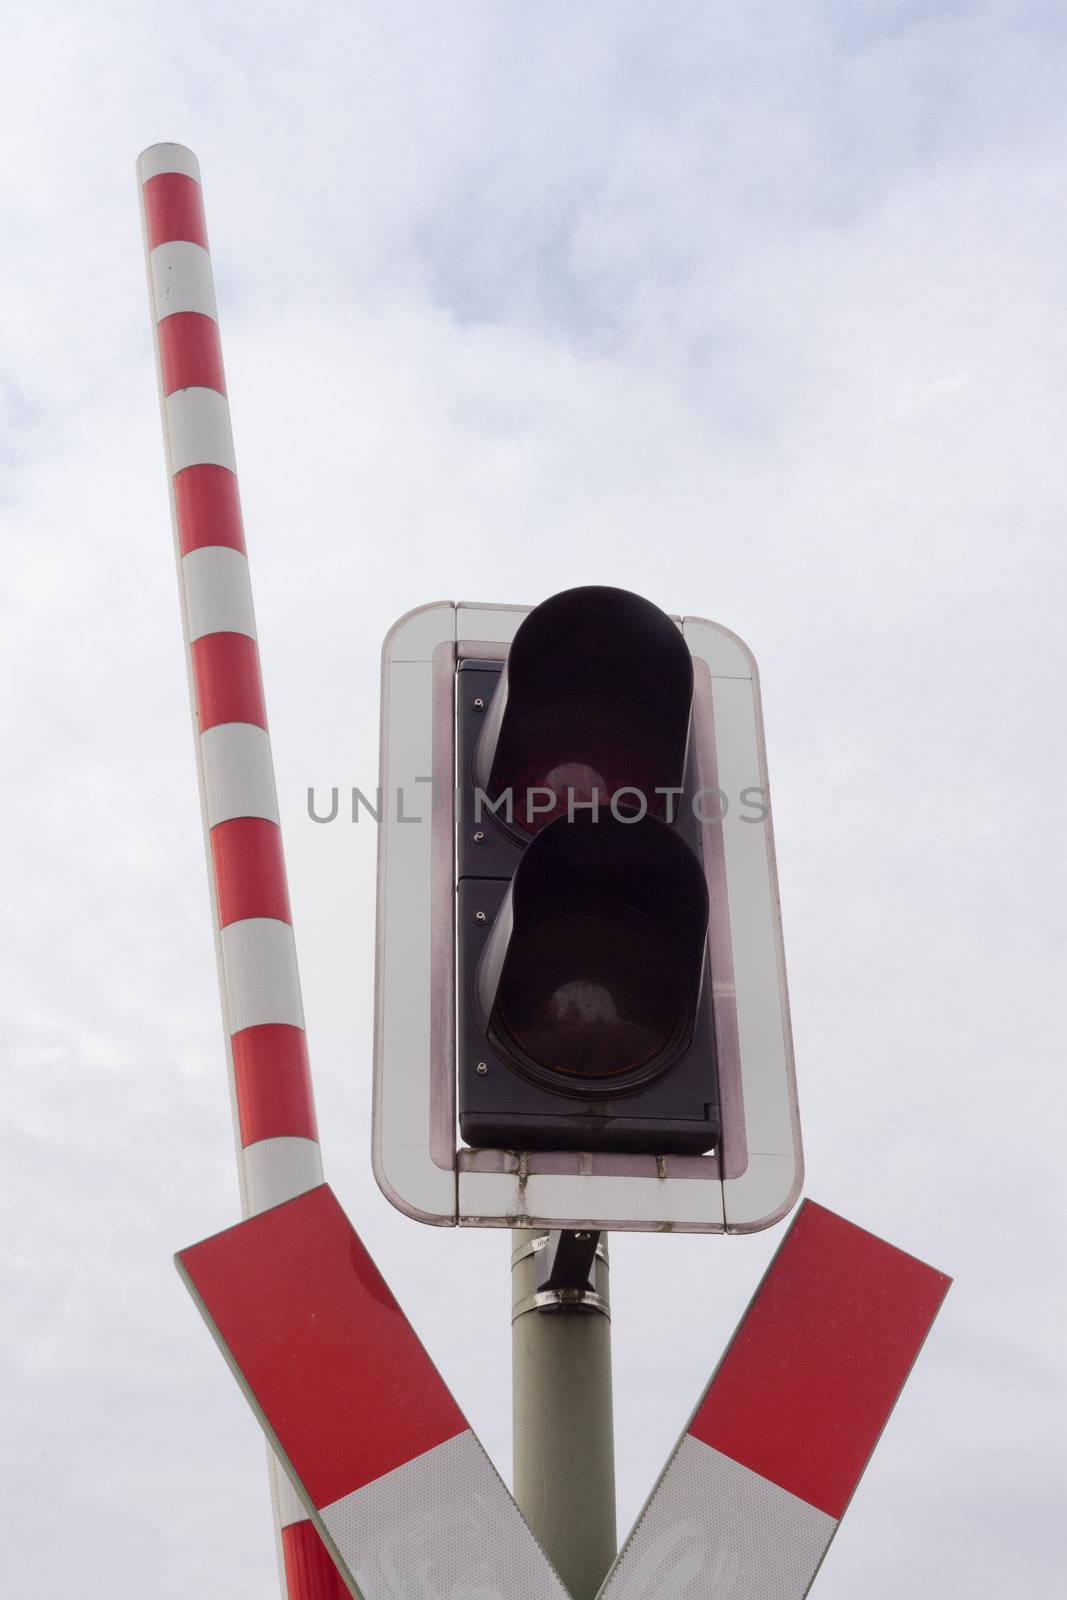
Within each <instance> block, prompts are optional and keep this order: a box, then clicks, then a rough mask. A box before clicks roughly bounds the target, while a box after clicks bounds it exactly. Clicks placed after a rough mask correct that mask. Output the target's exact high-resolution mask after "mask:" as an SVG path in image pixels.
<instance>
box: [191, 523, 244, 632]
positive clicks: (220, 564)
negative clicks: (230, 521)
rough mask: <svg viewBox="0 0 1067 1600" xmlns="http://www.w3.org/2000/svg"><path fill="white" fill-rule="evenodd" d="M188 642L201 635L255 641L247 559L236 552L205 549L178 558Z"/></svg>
mask: <svg viewBox="0 0 1067 1600" xmlns="http://www.w3.org/2000/svg"><path fill="white" fill-rule="evenodd" d="M182 578H183V580H184V583H185V601H186V607H187V612H188V619H189V642H190V644H191V643H192V642H193V640H194V639H199V638H200V637H201V636H202V635H203V634H205V633H246V634H247V635H248V637H249V638H250V639H254V638H255V637H256V619H255V616H254V615H253V612H252V585H251V583H250V582H249V580H248V559H247V557H246V556H244V555H243V554H242V553H241V551H240V550H230V549H227V548H226V546H224V545H207V546H205V547H204V548H203V549H200V550H190V552H189V554H188V555H187V556H183V557H182Z"/></svg>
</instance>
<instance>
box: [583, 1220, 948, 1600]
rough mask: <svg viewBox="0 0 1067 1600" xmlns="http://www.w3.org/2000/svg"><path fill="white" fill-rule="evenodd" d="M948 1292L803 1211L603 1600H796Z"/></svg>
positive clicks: (900, 1259) (889, 1251)
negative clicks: (664, 1599)
mask: <svg viewBox="0 0 1067 1600" xmlns="http://www.w3.org/2000/svg"><path fill="white" fill-rule="evenodd" d="M950 1282H951V1280H950V1279H949V1278H947V1277H945V1275H944V1273H942V1272H937V1271H935V1270H934V1268H933V1267H928V1266H926V1265H925V1264H924V1263H923V1262H921V1261H917V1260H916V1259H915V1257H914V1256H908V1255H905V1254H904V1252H903V1251H901V1250H897V1249H895V1248H894V1247H893V1246H892V1245H890V1244H886V1243H885V1241H884V1240H882V1239H877V1238H875V1237H874V1235H873V1234H870V1233H865V1232H864V1231H863V1229H862V1228H857V1227H854V1226H853V1224H852V1223H850V1222H846V1221H845V1220H844V1218H843V1217H839V1216H836V1215H835V1214H834V1212H832V1211H827V1210H825V1209H824V1208H823V1207H822V1206H818V1205H815V1204H813V1203H812V1202H811V1201H810V1200H808V1201H805V1202H804V1204H803V1205H802V1206H801V1208H800V1210H799V1211H798V1213H797V1216H796V1219H795V1221H794V1223H793V1225H792V1227H791V1228H790V1230H789V1232H788V1233H787V1234H786V1236H785V1239H784V1240H783V1242H782V1245H781V1247H780V1248H779V1250H778V1253H777V1255H776V1256H775V1258H774V1260H773V1261H772V1262H771V1265H770V1267H769V1269H768V1271H767V1273H766V1276H765V1277H764V1279H763V1282H762V1283H761V1284H760V1286H759V1288H758V1290H757V1291H756V1294H755V1297H754V1298H753V1300H752V1303H751V1304H750V1306H749V1308H748V1310H747V1312H746V1313H745V1316H744V1318H743V1320H742V1322H741V1324H740V1326H739V1328H738V1330H737V1332H736V1333H735V1334H734V1337H733V1339H732V1341H731V1343H730V1345H729V1346H728V1348H727V1351H726V1354H725V1355H724V1357H723V1359H722V1361H721V1362H720V1364H719V1367H718V1370H717V1371H716V1373H715V1375H714V1377H713V1378H712V1380H711V1382H710V1383H709V1384H708V1387H707V1389H706V1390H705V1391H704V1394H703V1396H702V1398H701V1401H700V1404H699V1405H698V1406H697V1409H696V1411H695V1412H694V1414H693V1417H692V1419H691V1420H690V1423H689V1426H688V1428H687V1430H686V1432H685V1433H684V1434H683V1435H682V1438H681V1440H680V1441H679V1444H678V1446H677V1449H676V1450H675V1453H674V1455H673V1456H672V1457H671V1459H670V1461H669V1462H668V1463H667V1466H666V1468H665V1469H664V1472H663V1474H662V1476H661V1478H660V1480H659V1482H658V1484H657V1485H656V1487H655V1489H654V1490H653V1492H652V1494H651V1495H650V1497H649V1499H648V1501H647V1503H646V1505H645V1508H644V1510H643V1511H642V1513H641V1515H640V1517H639V1518H638V1520H637V1523H636V1524H635V1526H634V1530H633V1532H632V1533H631V1535H630V1537H629V1539H628V1540H627V1542H626V1544H625V1545H624V1546H623V1549H622V1551H621V1553H620V1555H619V1558H618V1560H617V1562H616V1563H615V1566H614V1567H613V1569H612V1571H611V1573H610V1574H609V1575H608V1578H607V1580H606V1582H605V1584H604V1587H603V1588H602V1590H601V1597H602V1600H658V1597H663V1596H670V1600H698V1597H699V1600H734V1597H735V1596H740V1595H745V1596H749V1595H751V1596H752V1597H753V1600H771V1597H772V1596H773V1600H802V1596H804V1595H806V1594H807V1592H808V1590H809V1589H810V1587H811V1585H812V1583H813V1581H814V1579H815V1574H816V1572H817V1571H818V1569H819V1566H820V1564H821V1562H822V1560H823V1557H824V1556H825V1554H826V1551H827V1549H828V1547H829V1544H830V1541H831V1539H832V1538H833V1536H834V1534H835V1533H836V1532H837V1528H838V1524H839V1523H840V1521H841V1518H842V1516H843V1515H844V1512H845V1508H846V1506H847V1505H848V1503H849V1501H850V1500H851V1498H852V1494H853V1492H854V1490H855V1488H856V1485H857V1483H858V1482H859V1480H860V1476H861V1475H862V1473H863V1470H864V1468H865V1467H866V1465H867V1462H868V1461H869V1460H870V1457H871V1454H872V1452H873V1451H874V1447H875V1445H876V1444H877V1442H878V1437H879V1435H880V1434H881V1432H882V1429H883V1428H884V1426H885V1424H886V1421H887V1420H888V1417H889V1413H890V1412H891V1411H892V1409H893V1406H894V1405H895V1403H896V1400H897V1397H898V1396H899V1394H900V1391H901V1389H902V1388H903V1386H904V1382H905V1380H906V1378H907V1376H908V1373H909V1372H910V1370H911V1367H912V1364H913V1362H914V1361H915V1358H916V1356H917V1355H918V1353H919V1350H920V1348H921V1347H922V1343H923V1340H924V1339H925V1338H926V1335H927V1333H928V1332H929V1329H930V1326H931V1324H932V1322H933V1320H934V1317H935V1316H936V1315H937V1312H938V1310H939V1308H940V1306H941V1302H942V1300H943V1299H944V1297H945V1294H946V1292H947V1290H948V1286H949V1283H950Z"/></svg>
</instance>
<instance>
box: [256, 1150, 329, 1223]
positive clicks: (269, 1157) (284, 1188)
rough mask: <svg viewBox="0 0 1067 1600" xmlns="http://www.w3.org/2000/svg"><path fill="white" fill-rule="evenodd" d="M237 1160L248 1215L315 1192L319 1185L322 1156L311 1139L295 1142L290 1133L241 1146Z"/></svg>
mask: <svg viewBox="0 0 1067 1600" xmlns="http://www.w3.org/2000/svg"><path fill="white" fill-rule="evenodd" d="M241 1159H242V1160H243V1162H244V1169H245V1197H246V1200H247V1202H248V1214H249V1216H253V1217H254V1216H256V1215H257V1214H258V1213H259V1212H260V1211H269V1210H270V1208H271V1207H272V1206H280V1205H281V1204H282V1202H283V1200H293V1199H295V1198H296V1196H297V1195H298V1194H304V1193H305V1192H306V1191H307V1190H308V1189H317V1188H318V1186H319V1184H320V1183H321V1182H322V1154H321V1152H320V1150H319V1146H318V1143H317V1142H316V1140H314V1139H297V1138H294V1137H293V1136H292V1135H291V1134H290V1135H285V1136H284V1137H282V1138H280V1139H259V1140H257V1141H256V1143H255V1144H248V1145H245V1147H244V1150H243V1151H242V1152H241Z"/></svg>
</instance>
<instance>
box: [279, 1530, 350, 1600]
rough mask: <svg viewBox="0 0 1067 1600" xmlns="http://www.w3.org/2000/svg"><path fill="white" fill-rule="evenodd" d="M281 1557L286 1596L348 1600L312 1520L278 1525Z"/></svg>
mask: <svg viewBox="0 0 1067 1600" xmlns="http://www.w3.org/2000/svg"><path fill="white" fill-rule="evenodd" d="M282 1560H283V1562H284V1564H285V1587H286V1589H287V1590H288V1592H289V1600H351V1590H350V1589H349V1587H348V1585H347V1584H346V1583H345V1582H344V1580H343V1578H342V1577H341V1574H340V1573H339V1572H338V1570H337V1568H336V1567H335V1566H334V1564H333V1562H332V1561H331V1560H330V1556H329V1552H328V1551H327V1549H326V1546H325V1545H324V1544H323V1542H322V1540H321V1539H320V1538H319V1536H318V1534H317V1533H316V1532H315V1528H314V1526H313V1524H312V1523H310V1522H307V1521H304V1522H291V1523H290V1524H289V1525H288V1527H286V1528H283V1529H282Z"/></svg>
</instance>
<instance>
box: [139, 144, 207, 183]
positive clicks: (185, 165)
mask: <svg viewBox="0 0 1067 1600" xmlns="http://www.w3.org/2000/svg"><path fill="white" fill-rule="evenodd" d="M162 172H182V173H184V174H185V176H186V177H187V178H195V179H196V181H197V183H199V182H200V163H199V161H198V160H197V159H196V157H195V156H194V155H193V152H192V151H191V150H187V149H186V147H185V146H184V145H183V144H150V145H149V147H148V149H147V150H142V151H141V154H140V155H139V156H138V158H137V176H138V177H139V178H140V180H141V182H142V183H147V182H148V180H149V178H158V177H159V175H160V173H162Z"/></svg>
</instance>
